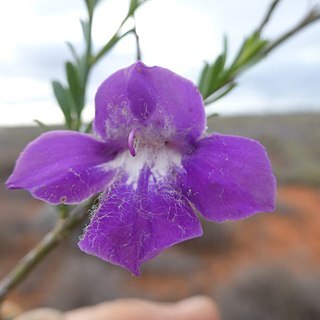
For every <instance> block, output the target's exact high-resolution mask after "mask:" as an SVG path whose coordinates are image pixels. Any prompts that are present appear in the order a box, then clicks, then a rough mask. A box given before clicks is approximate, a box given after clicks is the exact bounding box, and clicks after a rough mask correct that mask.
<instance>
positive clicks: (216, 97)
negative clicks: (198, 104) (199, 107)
mask: <svg viewBox="0 0 320 320" xmlns="http://www.w3.org/2000/svg"><path fill="white" fill-rule="evenodd" d="M236 86H237V83H231V84H228V85H226V86H225V87H223V88H221V89H220V90H218V91H217V92H215V93H214V94H212V95H211V96H209V97H208V98H207V99H205V101H204V104H205V105H207V104H211V103H213V102H215V101H217V100H219V99H221V98H223V97H224V96H225V95H227V94H228V93H229V92H231V91H232V90H233V89H234V88H235V87H236Z"/></svg>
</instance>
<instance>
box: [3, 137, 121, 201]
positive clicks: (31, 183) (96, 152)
mask: <svg viewBox="0 0 320 320" xmlns="http://www.w3.org/2000/svg"><path fill="white" fill-rule="evenodd" d="M115 154H116V152H115V150H110V148H108V146H107V145H106V144H105V143H102V142H99V141H97V140H96V139H94V138H93V137H92V136H90V135H87V134H81V133H78V132H73V131H52V132H48V133H45V134H43V135H41V136H40V137H39V138H37V139H36V140H34V141H33V142H32V143H30V144H29V145H28V146H27V147H26V149H25V150H24V151H23V152H22V154H21V155H20V157H19V159H18V160H17V163H16V166H15V169H14V171H13V173H12V175H11V176H10V177H9V179H8V181H7V183H6V185H7V187H8V188H10V189H27V190H28V191H30V192H31V193H32V195H33V196H34V197H36V198H39V199H42V200H45V201H47V202H49V203H52V204H59V203H67V204H71V203H79V202H81V201H83V200H85V199H86V198H89V197H90V196H92V195H94V194H95V193H97V192H100V191H101V190H102V189H103V188H104V186H105V185H106V183H107V182H108V181H109V180H110V179H111V177H112V175H113V174H112V172H110V171H106V170H105V169H104V168H103V167H102V166H101V164H103V163H105V162H107V161H109V160H111V159H113V158H114V156H115Z"/></svg>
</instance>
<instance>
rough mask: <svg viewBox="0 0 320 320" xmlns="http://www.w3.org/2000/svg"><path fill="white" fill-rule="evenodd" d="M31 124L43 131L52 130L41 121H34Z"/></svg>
mask: <svg viewBox="0 0 320 320" xmlns="http://www.w3.org/2000/svg"><path fill="white" fill-rule="evenodd" d="M33 122H34V123H36V124H37V126H38V127H39V128H41V129H43V130H45V131H47V130H53V129H52V128H51V127H49V126H48V125H46V124H45V123H43V122H42V121H40V120H38V119H34V120H33Z"/></svg>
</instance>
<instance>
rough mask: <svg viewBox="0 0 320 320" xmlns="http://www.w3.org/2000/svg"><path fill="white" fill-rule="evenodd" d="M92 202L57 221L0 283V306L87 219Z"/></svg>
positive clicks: (80, 206)
mask: <svg viewBox="0 0 320 320" xmlns="http://www.w3.org/2000/svg"><path fill="white" fill-rule="evenodd" d="M91 205H92V202H89V203H88V202H87V203H84V204H82V205H79V206H78V207H76V208H75V209H73V210H72V211H71V212H70V214H69V216H68V217H67V218H65V219H59V220H58V221H57V223H56V225H55V227H54V228H53V229H52V230H51V231H50V232H49V233H48V234H46V235H45V237H44V238H43V239H42V240H41V241H40V242H39V243H38V244H37V245H36V246H35V247H34V248H33V249H31V250H30V251H29V252H28V253H27V254H26V255H25V256H24V257H23V258H22V259H21V260H20V261H19V262H18V264H17V265H16V266H15V267H14V268H13V269H12V270H11V271H10V273H9V274H8V275H7V276H6V277H5V278H4V279H3V280H2V281H1V282H0V305H1V303H2V302H3V301H4V300H5V298H6V297H7V296H8V294H9V293H10V292H11V291H12V290H13V289H14V288H15V287H16V286H17V285H19V284H20V283H21V282H22V281H23V280H24V279H25V278H26V277H27V276H28V274H29V273H30V272H31V271H32V270H33V269H34V268H35V267H36V266H37V265H38V264H39V263H40V262H41V261H42V260H43V259H44V258H45V257H46V256H47V255H48V254H49V253H50V252H51V251H52V250H53V249H54V248H55V247H57V246H58V244H59V243H60V242H61V241H63V240H65V239H66V238H67V237H68V236H69V235H70V234H71V232H72V231H73V230H74V229H75V228H76V227H77V226H78V225H80V224H81V223H82V222H84V221H85V219H86V218H87V217H88V210H89V208H90V207H91ZM0 319H1V318H0Z"/></svg>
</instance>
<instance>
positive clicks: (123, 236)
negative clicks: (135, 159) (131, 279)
mask: <svg viewBox="0 0 320 320" xmlns="http://www.w3.org/2000/svg"><path fill="white" fill-rule="evenodd" d="M200 235H202V229H201V225H200V222H199V219H198V218H197V217H196V215H195V214H194V212H193V210H192V209H191V207H190V205H189V202H188V201H187V199H186V198H185V196H184V195H183V194H182V192H181V189H179V188H178V186H177V185H176V183H175V181H174V178H173V177H170V178H169V177H167V178H164V179H161V180H160V181H156V179H155V177H154V176H153V175H152V173H151V171H150V169H149V168H148V167H147V166H145V167H144V168H143V169H142V170H141V171H140V176H139V180H138V184H137V185H135V184H134V183H128V180H127V177H126V176H125V175H124V176H122V178H120V179H119V180H118V181H117V182H116V183H115V184H114V185H113V186H112V188H110V189H109V190H108V191H107V192H106V194H105V195H104V196H103V198H102V199H101V202H100V205H99V207H98V208H97V209H96V211H95V212H94V215H93V217H92V220H91V222H90V224H89V225H88V227H87V228H86V230H85V233H84V236H83V238H82V239H81V241H80V242H79V246H80V248H81V249H82V250H83V251H84V252H86V253H89V254H93V255H96V256H98V257H100V258H101V259H103V260H106V261H109V262H111V263H114V264H116V265H120V266H123V267H125V268H127V269H129V270H130V271H132V272H133V273H134V274H136V275H138V274H139V268H140V265H141V264H142V263H143V262H145V261H147V260H149V259H151V258H153V257H154V256H156V255H157V254H159V253H160V252H161V251H162V250H164V249H165V248H167V247H169V246H171V245H173V244H175V243H178V242H181V241H184V240H186V239H190V238H194V237H198V236H200Z"/></svg>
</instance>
